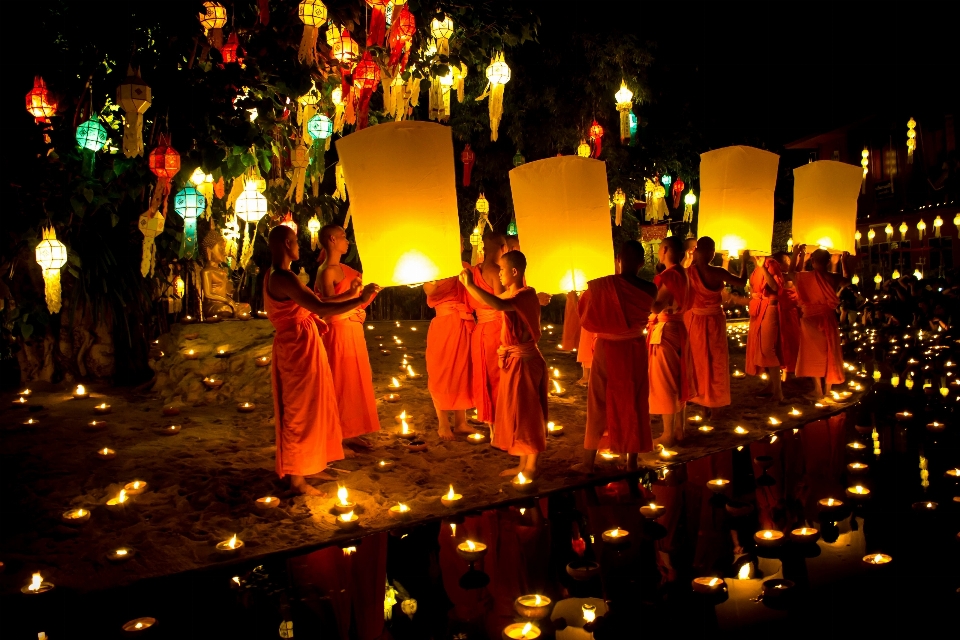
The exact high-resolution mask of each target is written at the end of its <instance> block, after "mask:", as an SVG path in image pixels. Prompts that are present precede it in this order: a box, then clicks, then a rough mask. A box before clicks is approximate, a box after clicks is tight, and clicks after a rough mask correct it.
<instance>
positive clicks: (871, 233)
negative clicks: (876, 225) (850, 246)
mask: <svg viewBox="0 0 960 640" xmlns="http://www.w3.org/2000/svg"><path fill="white" fill-rule="evenodd" d="M876 237H877V232H876V231H874V230H873V227H870V230H869V231H867V243H868V244H869V245H870V246H871V247H872V246H873V239H874V238H876Z"/></svg>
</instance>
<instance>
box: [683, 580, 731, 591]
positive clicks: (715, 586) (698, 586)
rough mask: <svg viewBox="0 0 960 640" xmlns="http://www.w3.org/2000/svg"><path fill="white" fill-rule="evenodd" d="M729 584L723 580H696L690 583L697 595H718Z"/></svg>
mask: <svg viewBox="0 0 960 640" xmlns="http://www.w3.org/2000/svg"><path fill="white" fill-rule="evenodd" d="M726 584H727V583H725V582H724V581H723V578H715V577H714V578H711V577H704V578H694V579H693V580H692V581H691V582H690V586H691V587H693V590H694V591H696V592H697V593H717V592H718V591H722V590H723V588H724V587H725V586H726Z"/></svg>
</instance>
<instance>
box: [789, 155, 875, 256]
mask: <svg viewBox="0 0 960 640" xmlns="http://www.w3.org/2000/svg"><path fill="white" fill-rule="evenodd" d="M793 178H794V187H793V238H794V242H797V243H800V244H805V245H807V246H817V247H820V248H821V249H826V250H828V251H830V252H831V253H842V252H844V251H847V252H849V253H854V252H855V251H856V246H855V240H854V234H855V233H856V230H857V229H856V228H857V197H858V196H859V195H860V183H861V181H862V180H863V176H862V174H861V170H860V169H858V168H857V167H855V166H854V165H852V164H846V163H843V162H836V161H834V160H818V161H817V162H811V163H809V164H805V165H803V166H801V167H797V168H796V169H794V170H793Z"/></svg>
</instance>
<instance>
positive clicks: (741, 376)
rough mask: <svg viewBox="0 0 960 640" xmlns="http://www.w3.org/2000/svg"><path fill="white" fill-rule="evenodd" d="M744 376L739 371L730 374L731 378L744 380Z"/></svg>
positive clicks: (735, 370)
mask: <svg viewBox="0 0 960 640" xmlns="http://www.w3.org/2000/svg"><path fill="white" fill-rule="evenodd" d="M746 375H747V374H745V373H744V372H743V371H740V370H739V369H734V370H733V373H732V374H731V376H732V377H734V378H744V377H746Z"/></svg>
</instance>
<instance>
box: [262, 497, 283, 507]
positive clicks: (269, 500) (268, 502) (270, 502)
mask: <svg viewBox="0 0 960 640" xmlns="http://www.w3.org/2000/svg"><path fill="white" fill-rule="evenodd" d="M279 506H280V498H275V497H273V496H264V497H262V498H257V508H258V509H276V508H277V507H279Z"/></svg>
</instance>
